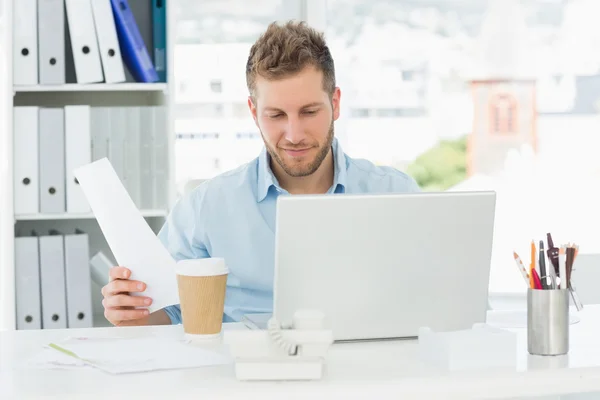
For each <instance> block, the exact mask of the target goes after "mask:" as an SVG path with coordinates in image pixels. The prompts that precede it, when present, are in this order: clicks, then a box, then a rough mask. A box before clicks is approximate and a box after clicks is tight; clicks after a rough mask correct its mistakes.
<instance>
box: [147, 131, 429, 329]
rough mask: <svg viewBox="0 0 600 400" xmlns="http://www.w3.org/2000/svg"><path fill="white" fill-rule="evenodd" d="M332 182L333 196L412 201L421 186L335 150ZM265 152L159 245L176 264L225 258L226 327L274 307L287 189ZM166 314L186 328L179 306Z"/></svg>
mask: <svg viewBox="0 0 600 400" xmlns="http://www.w3.org/2000/svg"><path fill="white" fill-rule="evenodd" d="M332 149H333V156H334V165H335V169H334V170H335V172H334V180H333V185H332V186H331V188H330V189H329V191H328V192H327V194H335V193H390V192H394V193H406V192H415V191H419V187H418V185H417V184H416V182H415V181H414V180H413V179H412V178H411V177H409V176H408V175H406V174H405V173H403V172H401V171H398V170H396V169H394V168H391V167H385V166H376V165H374V164H372V163H371V162H369V161H366V160H362V159H353V158H350V157H349V156H347V155H346V154H345V153H344V152H343V150H342V148H341V146H340V145H339V143H338V141H337V140H335V139H334V141H333V144H332ZM269 160H270V157H269V155H268V153H267V151H266V149H264V148H263V150H262V152H261V154H260V155H259V157H257V158H256V159H254V160H253V161H251V162H249V163H247V164H245V165H243V166H241V167H239V168H237V169H235V170H232V171H230V172H226V173H224V174H221V175H219V176H217V177H215V178H213V179H210V180H208V181H205V182H203V183H202V184H200V185H199V186H198V187H197V188H195V189H194V190H193V191H191V192H190V193H188V194H186V195H184V196H183V197H182V198H181V199H179V200H178V202H177V203H176V205H175V206H174V207H173V210H172V211H171V213H170V215H169V217H168V218H167V221H166V223H165V225H164V226H163V228H162V229H161V231H160V232H159V234H158V237H159V238H160V240H161V241H162V243H163V244H164V246H165V247H166V248H167V249H168V250H169V252H170V253H171V255H172V256H173V258H175V259H176V260H182V259H190V258H193V259H197V258H203V257H223V258H224V259H225V262H226V264H227V266H228V268H229V276H228V278H227V292H226V296H225V310H224V316H223V320H224V321H225V322H228V321H239V320H240V319H241V318H242V316H243V315H244V314H248V313H269V312H271V311H272V307H273V272H274V254H275V252H274V245H275V207H276V204H277V197H278V196H280V195H288V194H289V193H288V192H287V191H286V190H285V189H283V188H281V186H280V185H279V183H278V182H277V179H276V178H275V176H274V175H273V172H272V171H271V168H270V166H269ZM165 311H166V312H167V314H168V315H169V317H170V318H171V322H172V323H174V324H176V323H181V310H180V308H179V306H178V305H174V306H169V307H167V308H165Z"/></svg>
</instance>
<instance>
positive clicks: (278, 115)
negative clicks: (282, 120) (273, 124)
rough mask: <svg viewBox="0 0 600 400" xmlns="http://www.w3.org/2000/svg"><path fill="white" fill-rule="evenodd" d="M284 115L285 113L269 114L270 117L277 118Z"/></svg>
mask: <svg viewBox="0 0 600 400" xmlns="http://www.w3.org/2000/svg"><path fill="white" fill-rule="evenodd" d="M282 115H283V114H271V115H269V118H273V119H276V118H279V117H281V116H282Z"/></svg>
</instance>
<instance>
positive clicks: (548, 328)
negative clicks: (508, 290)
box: [527, 288, 569, 356]
mask: <svg viewBox="0 0 600 400" xmlns="http://www.w3.org/2000/svg"><path fill="white" fill-rule="evenodd" d="M527 351H528V352H529V353H530V354H533V355H539V356H558V355H563V354H567V353H568V352H569V290H568V289H546V290H543V289H531V288H528V289H527Z"/></svg>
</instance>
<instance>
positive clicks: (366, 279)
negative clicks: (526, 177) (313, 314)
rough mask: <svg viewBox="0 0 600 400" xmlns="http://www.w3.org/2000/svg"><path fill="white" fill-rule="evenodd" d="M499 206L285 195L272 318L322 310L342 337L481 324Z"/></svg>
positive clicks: (469, 196)
mask: <svg viewBox="0 0 600 400" xmlns="http://www.w3.org/2000/svg"><path fill="white" fill-rule="evenodd" d="M495 204H496V195H495V193H494V192H442V193H430V192H429V193H428V192H425V193H411V194H378V195H375V194H362V195H356V194H340V195H328V196H323V195H315V196H312V195H294V196H280V197H279V198H278V205H277V223H276V243H275V279H274V304H273V313H274V316H275V318H277V319H278V320H279V321H280V322H281V323H282V324H284V325H289V324H291V322H292V317H293V315H294V312H295V311H296V310H301V309H317V310H320V311H322V312H324V313H325V315H326V326H327V327H328V328H331V329H332V330H333V335H334V339H335V340H336V341H344V340H364V339H384V338H406V337H415V336H417V335H418V330H419V328H420V327H423V326H427V327H430V328H432V329H434V330H438V331H448V330H457V329H467V328H471V327H472V325H473V324H474V323H476V322H485V318H486V310H487V298H488V283H489V273H490V263H491V252H492V239H493V230H494V214H495ZM268 317H269V316H268V315H259V316H254V317H253V316H247V318H246V319H247V320H248V321H252V320H253V319H256V320H257V321H254V322H255V323H256V324H261V325H262V323H264V322H266V321H267V319H268Z"/></svg>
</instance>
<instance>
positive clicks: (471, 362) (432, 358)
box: [419, 323, 517, 371]
mask: <svg viewBox="0 0 600 400" xmlns="http://www.w3.org/2000/svg"><path fill="white" fill-rule="evenodd" d="M419 356H420V358H421V360H422V361H424V362H425V363H426V364H428V365H429V366H433V367H435V368H440V369H442V370H445V371H458V370H466V369H483V368H516V365H517V335H516V334H515V333H514V332H509V331H507V330H504V329H497V328H493V327H490V326H489V325H486V324H481V323H476V324H474V325H473V328H472V329H465V330H459V331H450V332H434V331H432V330H431V329H430V328H427V327H423V328H421V329H420V330H419Z"/></svg>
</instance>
